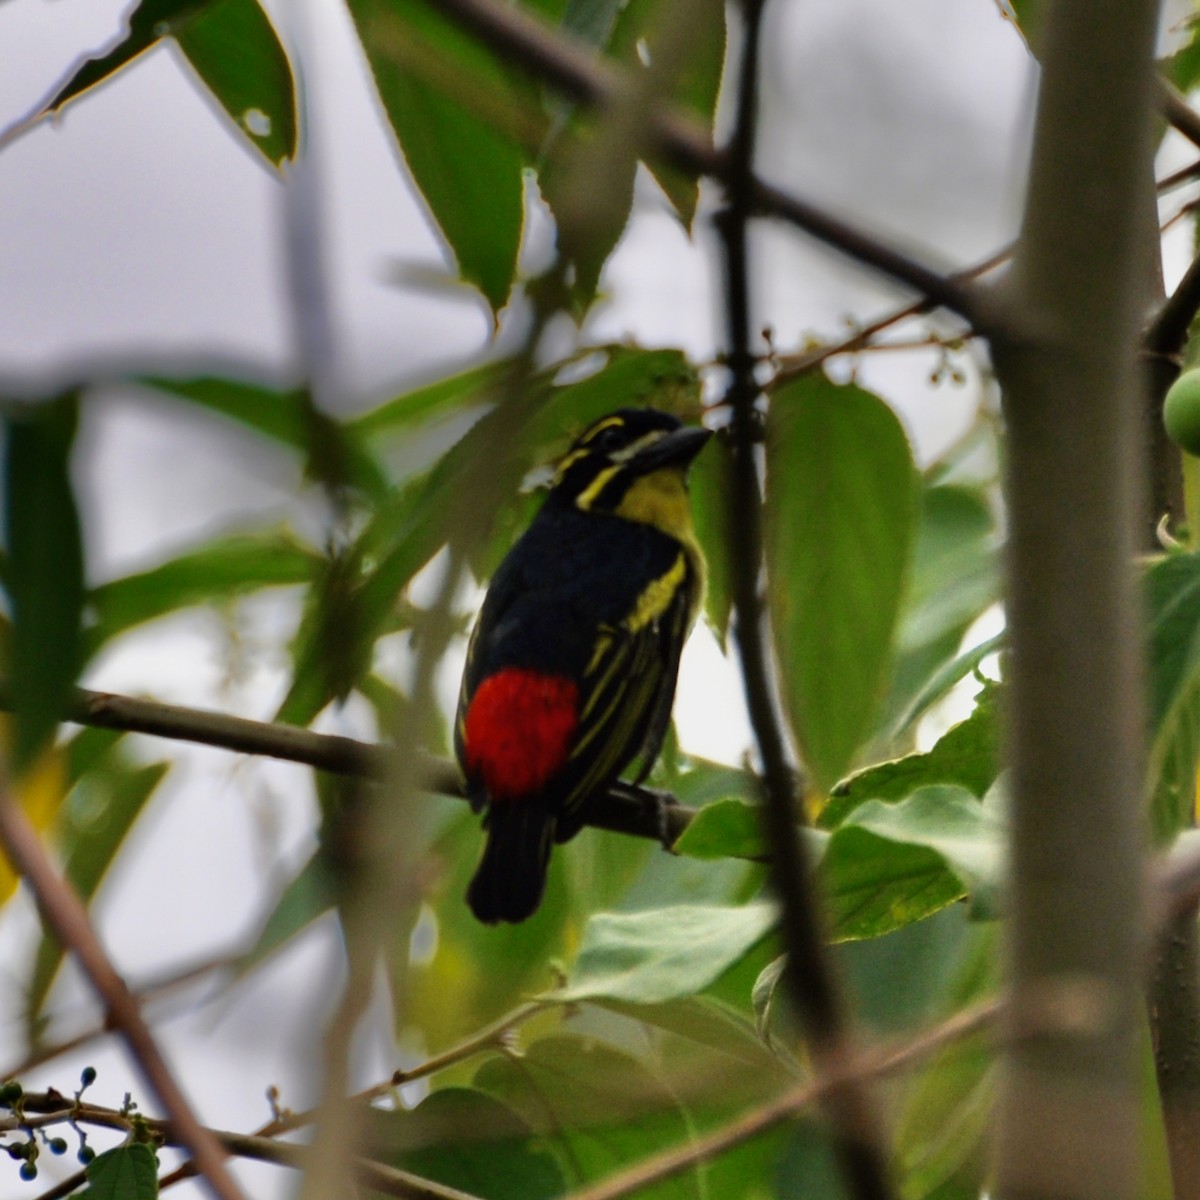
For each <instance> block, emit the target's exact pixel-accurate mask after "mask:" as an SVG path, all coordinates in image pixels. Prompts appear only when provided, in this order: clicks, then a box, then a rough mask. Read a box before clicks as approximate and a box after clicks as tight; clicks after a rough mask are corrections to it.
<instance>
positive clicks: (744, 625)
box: [719, 0, 892, 1200]
mask: <svg viewBox="0 0 1200 1200" xmlns="http://www.w3.org/2000/svg"><path fill="white" fill-rule="evenodd" d="M764 3H765V0H746V2H745V3H744V4H743V5H742V12H743V16H744V21H745V29H744V32H743V44H742V55H743V58H742V63H741V65H740V73H739V78H738V93H737V111H736V118H735V128H734V132H733V138H732V141H731V143H730V146H729V150H728V154H727V161H728V173H727V175H726V178H725V184H726V201H727V203H726V207H725V209H724V211H723V212H722V213H721V214H720V216H719V231H720V234H721V237H722V240H723V242H724V245H725V267H726V302H725V308H726V323H727V338H728V344H729V353H728V360H727V361H728V364H729V370H730V375H731V378H730V383H729V390H728V392H727V396H726V402H727V404H728V406H729V408H730V410H731V413H732V422H731V432H732V443H733V446H732V448H733V478H732V487H731V489H730V497H729V509H728V518H727V520H728V527H727V535H728V537H729V544H730V555H731V558H732V562H733V578H734V585H733V592H734V595H733V601H734V612H735V615H736V621H735V633H736V639H737V645H738V651H739V654H740V656H741V662H742V679H743V684H744V688H745V693H746V705H747V708H748V710H749V714H750V723H751V726H752V728H753V730H754V736H755V740H756V741H757V743H758V749H759V754H760V755H761V757H762V764H763V779H762V783H763V791H764V793H765V799H766V804H765V806H764V809H763V820H764V821H765V833H766V837H767V844H768V845H770V846H771V847H772V850H773V856H774V857H773V872H772V875H773V880H774V884H775V891H776V893H777V894H778V896H779V899H780V903H781V905H782V940H783V946H784V949H785V951H786V953H787V968H786V972H785V983H786V985H787V988H788V991H789V993H790V995H791V999H792V1003H793V1005H794V1006H795V1008H796V1011H797V1014H798V1016H799V1017H800V1021H801V1024H802V1026H803V1027H804V1029H805V1031H806V1033H807V1034H808V1036H809V1041H810V1046H811V1053H812V1056H813V1059H814V1061H816V1062H817V1064H818V1065H819V1067H820V1069H821V1072H822V1074H823V1075H827V1076H830V1077H832V1078H834V1079H837V1080H839V1083H838V1084H837V1085H836V1086H834V1087H833V1088H832V1089H830V1091H829V1092H828V1093H827V1094H826V1095H825V1097H824V1099H825V1107H826V1112H827V1115H828V1116H829V1118H830V1121H831V1123H832V1125H833V1135H834V1146H835V1152H836V1154H837V1157H838V1159H839V1161H840V1164H841V1168H842V1171H843V1173H844V1175H845V1177H846V1182H847V1185H848V1191H849V1193H850V1194H851V1195H853V1196H855V1197H858V1198H859V1200H886V1198H887V1197H890V1196H891V1194H892V1192H891V1187H890V1185H889V1183H888V1180H887V1169H886V1165H885V1162H884V1156H883V1150H882V1139H881V1136H880V1132H879V1129H878V1121H877V1119H876V1116H875V1114H874V1112H873V1111H872V1106H871V1104H870V1101H869V1100H868V1098H867V1096H866V1094H865V1092H864V1090H863V1088H862V1087H861V1085H860V1084H859V1083H857V1082H851V1081H850V1080H849V1079H848V1078H846V1079H843V1076H844V1074H845V1072H846V1069H847V1067H848V1065H849V1064H850V1063H851V1062H853V1061H854V1055H853V1051H852V1047H851V1044H850V1039H849V1037H848V1033H847V1029H846V1021H845V1018H844V1016H843V1012H844V1009H843V1006H842V1003H841V997H840V995H839V992H838V988H837V984H836V981H835V978H834V975H833V971H832V969H831V966H830V962H829V959H828V956H827V953H826V950H825V941H824V938H823V936H822V927H821V926H822V922H821V919H820V917H819V915H818V901H817V896H816V889H815V887H814V885H813V879H812V871H811V868H810V866H809V863H808V860H807V858H806V857H805V851H804V847H803V845H802V844H801V841H800V838H799V836H798V830H797V826H796V822H797V806H796V794H797V786H796V784H797V781H796V778H795V774H794V772H793V770H792V767H791V763H790V760H789V754H788V748H787V737H786V734H785V733H784V730H783V725H782V723H781V721H780V719H779V712H778V705H777V703H776V698H775V695H774V692H773V688H772V682H771V672H770V668H769V667H768V653H767V647H766V645H765V631H764V613H763V609H762V600H761V597H760V594H759V577H760V572H761V563H762V505H761V497H760V491H759V480H758V468H757V463H756V457H755V456H756V451H757V446H758V443H759V441H760V435H761V420H760V417H759V413H758V411H757V407H756V404H757V400H758V395H759V388H758V384H757V382H756V380H755V375H754V371H755V357H754V354H753V352H752V349H751V342H750V337H751V335H750V330H751V301H750V282H749V265H748V257H749V256H748V246H747V242H748V236H747V225H748V223H749V220H750V218H751V215H752V213H753V212H754V191H755V189H754V187H753V185H752V181H751V174H750V172H751V169H752V166H753V160H754V145H755V134H756V130H757V122H758V112H757V95H758V84H759V79H758V65H759V51H760V31H761V24H762V12H763V7H764ZM734 530H736V531H737V532H736V536H734Z"/></svg>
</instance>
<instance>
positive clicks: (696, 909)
mask: <svg viewBox="0 0 1200 1200" xmlns="http://www.w3.org/2000/svg"><path fill="white" fill-rule="evenodd" d="M777 919H778V914H777V910H776V908H775V905H774V904H769V903H766V902H759V903H755V904H746V905H742V906H740V907H737V908H730V907H725V906H715V905H686V904H680V905H675V906H673V907H671V908H658V909H650V910H647V911H644V912H637V913H597V914H596V915H595V916H594V917H592V919H591V920H590V921H589V922H588V925H587V928H586V930H584V935H583V944H582V945H581V946H580V948H579V957H578V959H577V960H576V963H575V966H574V968H573V969H572V971H571V973H570V976H569V977H568V979H567V985H566V988H565V989H563V990H560V991H555V992H553V993H551V996H552V997H553V998H554V999H556V1000H562V1001H568V1002H569V1001H572V1000H590V999H598V998H605V999H613V1000H625V1001H629V1002H631V1003H637V1004H661V1003H663V1002H664V1001H667V1000H675V999H678V998H680V997H682V996H691V995H694V994H695V993H697V992H700V991H703V990H704V989H705V988H706V987H707V986H708V985H709V984H710V983H712V982H713V980H715V979H716V978H717V977H718V976H719V975H721V974H723V973H724V972H725V971H727V970H728V969H729V968H730V967H731V966H732V965H733V964H734V963H735V962H737V961H738V960H739V959H741V958H743V957H744V956H745V955H746V954H748V953H749V952H750V951H751V950H752V949H753V948H754V947H755V946H756V945H757V944H758V943H759V942H761V941H762V940H763V938H765V937H766V936H767V934H768V933H770V932H771V930H772V929H773V928H774V927H775V923H776V921H777Z"/></svg>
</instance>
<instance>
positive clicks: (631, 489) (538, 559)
mask: <svg viewBox="0 0 1200 1200" xmlns="http://www.w3.org/2000/svg"><path fill="white" fill-rule="evenodd" d="M710 436H711V431H710V430H708V429H704V428H702V427H700V426H690V425H684V424H683V423H682V422H681V421H679V420H678V418H676V417H674V416H672V415H670V414H668V413H665V412H660V411H658V410H656V409H653V408H622V409H620V410H618V411H616V412H612V413H609V414H608V415H607V416H605V417H602V418H601V419H599V420H597V421H595V422H593V423H592V424H591V425H590V426H589V427H588V428H587V429H585V430H584V431H583V433H582V434H580V435H579V436H578V437H577V438H576V439H575V440H574V442H573V443H572V444H571V446H570V447H569V449H568V450H567V452H566V454H565V455H563V457H562V458H561V459H560V460H559V461H558V463H557V467H556V470H555V473H554V477H553V482H552V483H551V486H550V489H549V492H548V493H547V495H546V498H545V500H544V501H543V503H542V506H541V508H540V509H539V510H538V513H537V515H536V516H535V517H534V518H533V520H532V522H531V523H530V525H529V526H528V528H527V529H526V530H525V532H524V533H523V534H522V535H521V536H520V537H519V538H518V539H517V541H516V542H515V543H514V544H513V546H512V548H511V549H510V550H509V552H508V554H507V555H506V556H505V557H504V559H503V560H502V561H501V563H500V565H499V567H497V569H496V571H495V573H494V574H493V576H492V579H491V581H490V583H489V585H488V588H487V593H486V595H485V597H484V601H483V605H482V607H481V608H480V611H479V616H478V618H477V619H476V622H475V626H474V629H473V630H472V633H471V637H470V640H469V642H468V648H467V661H466V666H465V669H464V672H463V680H462V687H461V690H460V694H459V703H458V710H457V714H456V717H455V722H454V744H455V753H456V755H457V758H458V762H459V765H460V767H461V769H462V772H463V775H464V777H465V779H466V788H467V795H468V797H469V799H470V800H471V803H472V805H473V806H474V808H475V809H476V811H482V812H483V814H484V815H483V825H484V830H485V837H484V845H483V850H482V854H481V857H480V859H479V863H478V866H477V867H476V870H475V874H474V877H473V878H472V880H471V883H470V885H469V887H468V889H467V903H468V905H469V906H470V908H471V910H472V912H473V913H474V914H475V916H476V917H477V918H478V919H479V920H480V921H482V922H484V923H485V924H489V925H494V924H497V923H499V922H502V921H503V922H510V923H513V924H516V923H518V922H521V921H524V920H525V919H526V918H528V917H530V916H531V915H532V914H533V913H534V912H535V911H536V910H537V908H538V906H539V904H540V903H541V900H542V895H543V892H544V891H545V886H546V872H547V869H548V867H549V862H550V853H551V850H552V849H553V847H554V845H555V844H556V843H561V842H565V841H568V840H569V839H570V838H572V837H574V836H575V834H577V833H578V832H579V830H580V829H581V828H582V827H583V825H584V824H585V822H586V821H587V817H588V813H589V809H590V808H591V806H592V804H593V802H594V800H595V799H596V797H598V796H600V795H603V794H604V793H605V792H606V791H607V790H608V788H609V787H610V786H611V785H612V784H613V783H615V782H616V781H617V780H618V779H619V778H620V777H621V775H622V774H623V773H625V772H626V771H627V769H628V768H629V767H630V766H631V764H633V763H634V762H635V760H636V761H637V763H638V766H637V769H636V774H635V775H634V777H633V782H634V783H635V784H640V783H641V782H642V781H643V780H644V779H645V778H646V776H647V774H648V773H649V771H650V769H651V767H652V766H653V764H654V761H655V759H656V758H657V757H658V753H659V751H660V750H661V748H662V743H663V739H664V737H665V736H666V732H667V727H668V725H669V723H670V719H671V708H672V704H673V702H674V697H675V684H676V678H677V675H678V672H679V656H680V652H681V650H682V649H683V643H684V641H685V640H686V638H687V635H688V633H689V631H690V630H691V627H692V624H693V623H694V621H695V618H696V614H697V612H698V611H699V608H700V604H701V601H702V597H703V594H704V558H703V555H702V553H701V551H700V547H699V544H698V542H697V540H696V535H695V531H694V528H693V525H692V515H691V505H690V500H689V496H688V490H687V474H688V468H689V467H690V465H691V463H692V460H693V459H694V458H695V457H696V455H697V454H699V452H700V451H701V450H702V449H703V448H704V445H705V443H706V442H707V441H708V439H709V437H710Z"/></svg>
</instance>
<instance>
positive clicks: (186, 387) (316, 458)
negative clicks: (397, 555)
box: [139, 376, 390, 501]
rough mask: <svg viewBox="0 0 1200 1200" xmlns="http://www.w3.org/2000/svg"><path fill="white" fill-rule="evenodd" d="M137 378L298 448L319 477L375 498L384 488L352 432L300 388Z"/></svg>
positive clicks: (382, 494)
mask: <svg viewBox="0 0 1200 1200" xmlns="http://www.w3.org/2000/svg"><path fill="white" fill-rule="evenodd" d="M139 382H140V383H143V384H145V385H146V386H147V387H151V388H155V389H157V390H158V391H161V392H166V393H167V394H168V395H171V396H174V397H176V398H177V399H180V400H186V401H188V403H190V404H195V405H197V406H198V407H200V408H206V409H208V410H209V411H210V412H214V413H218V414H220V415H221V416H223V417H228V418H229V419H230V420H233V421H237V422H238V423H239V424H241V425H245V426H246V427H247V428H249V429H253V430H255V432H257V433H261V434H262V435H263V436H264V437H267V438H270V439H271V440H272V441H276V442H279V443H281V444H282V445H285V446H289V447H291V448H292V449H295V450H299V451H300V452H301V453H303V454H304V455H305V457H306V461H307V467H308V473H309V475H310V476H312V477H313V478H315V479H318V480H320V481H321V482H323V483H326V484H329V485H333V486H342V485H345V484H350V485H353V486H354V487H356V488H358V489H359V490H360V491H361V492H362V493H363V494H364V495H366V496H368V497H370V498H372V499H374V500H375V501H380V500H382V499H383V498H384V497H385V496H386V495H387V493H388V490H389V486H390V484H389V482H388V479H387V477H386V476H385V475H384V473H383V469H382V468H381V467H380V465H379V464H378V463H377V462H376V461H375V459H374V458H373V457H372V456H371V454H369V453H368V452H367V450H366V449H365V447H364V446H363V444H362V441H361V438H360V437H359V435H358V433H357V432H356V431H355V430H354V429H353V428H349V427H347V426H345V425H342V424H339V423H338V422H337V421H334V420H333V419H332V418H330V417H329V416H327V415H326V414H324V413H321V412H318V411H317V410H316V409H315V408H314V407H313V403H312V396H311V395H310V394H309V392H307V391H305V390H302V389H301V390H284V391H281V390H279V389H276V388H270V387H264V386H262V385H260V384H256V383H247V382H245V381H244V380H238V379H224V378H220V377H213V376H201V377H199V378H195V379H168V378H165V377H163V376H153V377H149V378H145V379H142V380H139Z"/></svg>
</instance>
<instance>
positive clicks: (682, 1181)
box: [475, 1037, 704, 1200]
mask: <svg viewBox="0 0 1200 1200" xmlns="http://www.w3.org/2000/svg"><path fill="white" fill-rule="evenodd" d="M475 1086H476V1087H478V1088H479V1089H481V1090H482V1091H486V1092H488V1093H490V1094H491V1095H493V1096H495V1097H496V1098H497V1099H499V1100H501V1101H503V1102H504V1103H505V1104H507V1105H508V1106H509V1107H511V1108H514V1109H516V1111H517V1112H519V1113H520V1114H521V1115H522V1116H523V1117H524V1118H525V1120H526V1121H527V1122H528V1123H529V1124H530V1125H531V1126H532V1127H533V1128H534V1129H535V1130H536V1131H537V1132H538V1133H539V1134H540V1135H541V1136H542V1138H543V1139H545V1141H546V1142H547V1143H548V1144H549V1145H550V1146H551V1147H553V1148H554V1149H556V1150H557V1152H558V1153H559V1155H560V1157H561V1159H562V1161H563V1163H564V1165H568V1166H569V1170H568V1181H569V1183H570V1184H571V1185H572V1186H573V1187H577V1186H579V1185H580V1184H583V1183H586V1182H589V1181H591V1180H594V1179H600V1178H603V1177H604V1176H606V1175H609V1174H611V1173H612V1172H613V1171H616V1170H618V1169H620V1168H622V1167H625V1166H628V1164H629V1163H631V1162H636V1161H638V1160H639V1159H641V1158H644V1157H646V1156H648V1155H650V1154H652V1153H654V1152H655V1151H657V1150H663V1149H665V1148H667V1147H669V1146H679V1145H683V1144H686V1143H687V1142H688V1141H689V1140H690V1138H691V1133H692V1128H691V1123H690V1122H689V1120H688V1118H687V1114H686V1113H685V1112H684V1110H683V1109H682V1107H681V1106H680V1103H679V1101H678V1099H677V1098H676V1096H675V1095H674V1093H673V1091H672V1090H671V1089H670V1088H669V1087H667V1086H666V1085H665V1084H664V1083H662V1082H660V1081H659V1080H658V1079H657V1078H656V1077H655V1076H654V1075H653V1074H652V1073H651V1072H650V1071H648V1070H647V1069H646V1067H645V1066H644V1065H643V1064H642V1063H640V1062H639V1061H638V1060H637V1059H635V1058H632V1057H630V1056H629V1055H627V1054H624V1053H622V1052H621V1051H619V1050H615V1049H613V1048H611V1047H608V1046H606V1045H604V1044H603V1043H601V1042H597V1041H594V1040H590V1039H589V1040H583V1039H580V1038H575V1037H551V1038H543V1039H541V1040H540V1041H537V1042H534V1043H533V1044H532V1045H531V1046H529V1047H528V1048H527V1050H526V1051H525V1053H524V1054H523V1055H522V1056H521V1058H520V1060H519V1061H515V1060H512V1059H510V1058H501V1057H496V1058H493V1059H491V1060H489V1061H488V1062H486V1063H484V1065H483V1066H482V1067H481V1068H480V1069H479V1071H478V1072H477V1074H476V1076H475ZM703 1195H704V1190H703V1187H702V1181H701V1176H700V1175H699V1172H698V1170H697V1169H693V1170H690V1171H687V1172H684V1173H681V1174H679V1175H676V1176H674V1177H672V1178H670V1179H667V1180H665V1181H663V1182H661V1183H659V1184H657V1185H654V1186H651V1187H647V1188H643V1189H641V1190H639V1192H638V1197H639V1200H667V1198H670V1200H700V1198H701V1197H702V1196H703Z"/></svg>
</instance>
